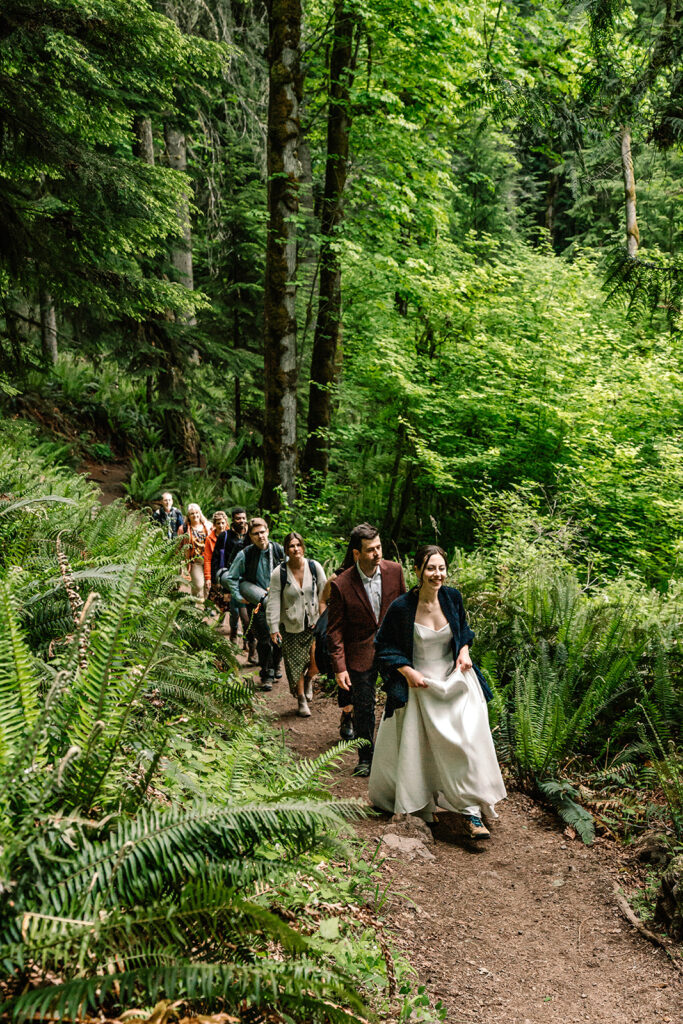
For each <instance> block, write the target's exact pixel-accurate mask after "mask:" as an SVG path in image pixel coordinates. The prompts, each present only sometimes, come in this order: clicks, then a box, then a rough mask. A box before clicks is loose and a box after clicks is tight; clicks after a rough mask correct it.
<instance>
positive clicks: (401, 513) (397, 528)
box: [389, 462, 415, 544]
mask: <svg viewBox="0 0 683 1024" xmlns="http://www.w3.org/2000/svg"><path fill="white" fill-rule="evenodd" d="M414 480H415V464H414V463H413V462H411V463H410V465H409V466H408V471H407V473H406V479H405V483H404V485H403V493H402V494H401V502H400V504H399V506H398V512H397V513H396V519H395V520H394V525H393V526H392V528H391V536H390V538H389V541H390V544H398V542H399V540H400V539H401V530H402V529H403V520H404V519H405V515H406V512H407V511H408V508H409V507H410V503H411V501H412V500H413V483H414Z"/></svg>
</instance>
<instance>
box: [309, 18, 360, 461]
mask: <svg viewBox="0 0 683 1024" xmlns="http://www.w3.org/2000/svg"><path fill="white" fill-rule="evenodd" d="M354 26H355V15H354V14H353V13H352V12H351V11H350V10H349V9H348V8H347V6H346V2H345V0H338V2H337V4H336V7H335V16H334V40H333V43H332V49H331V52H330V97H329V113H328V118H327V161H326V166H325V189H324V192H323V199H322V209H321V235H322V242H321V245H320V289H319V293H318V317H317V320H316V325H315V334H314V338H313V355H312V357H311V385H310V392H309V399H308V423H307V432H308V436H307V440H306V448H305V450H304V457H303V466H302V469H303V472H304V473H305V474H306V475H308V474H310V473H311V472H318V473H321V474H322V475H323V476H325V475H326V474H327V470H328V466H329V436H328V431H329V427H330V419H331V412H332V388H333V386H334V384H335V382H336V379H337V374H338V363H339V354H340V350H341V328H342V323H341V321H342V293H341V259H340V255H339V249H338V238H337V237H336V236H337V234H338V229H339V225H340V224H341V221H342V218H343V208H342V199H343V195H344V188H345V187H346V178H347V174H348V159H349V132H350V130H351V114H350V107H349V102H350V91H351V85H352V82H353V68H354V64H355V61H354V52H353V31H354Z"/></svg>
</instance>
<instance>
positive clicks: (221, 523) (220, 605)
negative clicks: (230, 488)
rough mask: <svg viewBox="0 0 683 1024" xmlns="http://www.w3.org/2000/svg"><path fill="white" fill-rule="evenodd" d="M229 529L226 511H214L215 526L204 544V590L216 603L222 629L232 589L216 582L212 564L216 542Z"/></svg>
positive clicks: (212, 601) (219, 624)
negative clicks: (226, 588)
mask: <svg viewBox="0 0 683 1024" xmlns="http://www.w3.org/2000/svg"><path fill="white" fill-rule="evenodd" d="M227 529H228V517H227V515H226V513H225V512H221V511H218V512H214V514H213V526H212V527H211V530H210V531H209V535H208V537H207V538H206V544H205V545H204V592H205V594H206V596H207V598H208V599H209V601H211V603H212V604H213V605H215V607H216V610H217V611H218V628H219V629H220V626H221V623H222V621H223V617H224V616H225V615H228V614H229V613H230V591H229V590H223V588H222V587H221V586H219V585H218V584H217V582H216V577H215V574H214V573H212V570H211V564H212V559H213V553H214V551H215V549H216V542H217V540H218V538H219V537H220V535H221V534H223V533H226V532H227Z"/></svg>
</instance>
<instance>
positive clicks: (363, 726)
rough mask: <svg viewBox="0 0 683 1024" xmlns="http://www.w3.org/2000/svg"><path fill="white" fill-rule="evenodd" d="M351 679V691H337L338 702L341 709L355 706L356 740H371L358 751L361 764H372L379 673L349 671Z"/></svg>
mask: <svg viewBox="0 0 683 1024" xmlns="http://www.w3.org/2000/svg"><path fill="white" fill-rule="evenodd" d="M349 677H350V679H351V689H350V690H337V702H338V704H339V707H340V708H345V707H347V706H348V705H349V704H352V705H353V731H354V732H355V734H356V739H359V740H369V741H370V743H369V746H368V744H367V743H365V744H363V746H362V747H360V749H359V750H358V760H359V762H360V763H363V762H365V763H367V764H370V763H371V761H372V755H373V752H374V749H375V744H374V737H375V684H376V682H377V672H376V670H375V669H374V668H371V669H368V671H367V672H354V670H353V669H349Z"/></svg>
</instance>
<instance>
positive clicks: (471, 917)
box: [243, 665, 683, 1024]
mask: <svg viewBox="0 0 683 1024" xmlns="http://www.w3.org/2000/svg"><path fill="white" fill-rule="evenodd" d="M243 671H244V672H245V674H248V673H251V672H255V671H256V670H255V669H251V668H248V667H247V666H246V665H244V666H243ZM262 698H263V700H264V703H265V706H266V708H267V710H268V712H269V713H270V715H271V716H272V718H273V722H274V725H275V726H276V727H279V728H280V729H282V731H283V734H284V737H285V741H286V742H287V744H288V745H289V746H290V748H291V749H292V750H293V751H294V752H295V753H296V754H298V755H299V756H301V757H307V758H312V757H316V756H317V755H318V754H321V753H322V752H323V751H325V750H327V749H329V747H331V746H333V745H334V744H335V743H337V742H338V741H339V734H338V728H339V712H338V710H337V707H336V701H335V700H333V699H331V698H329V697H326V696H324V695H323V694H320V693H318V692H316V694H315V696H314V699H313V703H312V712H313V713H312V716H311V717H310V718H308V719H305V718H298V717H297V716H296V700H295V698H293V697H292V696H290V694H289V690H288V687H287V683H286V681H285V680H282V681H280V682H278V683H277V684H276V685H275V687H274V688H273V690H272V692H271V693H267V694H262ZM378 717H379V716H378ZM355 761H356V755H355V754H349V755H346V756H345V757H344V759H343V763H342V766H341V768H340V769H339V771H338V772H337V774H336V778H335V781H334V784H333V791H334V792H335V794H337V795H339V796H343V797H351V796H354V797H360V798H361V799H363V800H367V781H366V780H364V779H356V778H354V777H353V776H352V775H351V771H352V768H353V765H354V764H355ZM499 811H500V818H499V819H498V821H496V822H494V823H493V825H492V827H491V832H492V838H491V840H490V841H487V842H484V843H479V844H472V843H470V842H468V841H467V840H465V839H463V838H461V837H460V836H458V835H457V833H456V832H455V830H454V829H453V828H452V823H451V821H450V820H449V819H451V818H452V817H454V816H451V815H440V822H439V825H438V826H437V827H436V828H435V830H434V842H433V843H430V842H429V841H427V842H426V843H425V844H424V847H423V849H424V851H425V852H424V853H421V854H420V855H418V856H415V857H414V859H412V860H411V859H409V857H407V856H406V854H405V853H402V854H399V855H398V856H397V855H396V853H397V851H395V850H392V849H391V848H390V847H388V846H387V845H386V844H385V843H383V842H382V838H383V836H384V835H385V834H386V833H387V832H388V831H391V829H392V828H393V826H391V827H390V826H389V822H390V816H389V815H386V814H383V815H376V816H375V817H373V818H369V819H367V820H364V821H361V822H360V823H358V824H357V825H356V826H355V828H356V831H357V832H358V835H359V837H360V838H361V840H363V841H364V842H365V843H367V850H368V854H371V853H372V852H373V851H374V849H375V847H376V844H377V843H381V851H380V852H381V857H383V858H384V861H383V863H382V865H381V873H382V879H383V881H382V885H381V888H384V887H386V886H389V896H388V898H387V901H386V903H385V904H384V906H383V907H382V911H381V912H382V915H383V917H384V919H385V921H386V924H387V925H388V927H389V928H390V929H391V931H392V932H393V933H394V935H395V940H396V943H397V945H398V946H399V947H400V948H401V949H402V950H403V951H404V952H405V954H406V956H407V958H408V959H409V961H410V963H411V964H412V965H413V966H414V967H415V968H416V969H417V971H418V972H419V976H420V982H421V983H422V984H424V985H425V986H426V988H427V991H428V992H429V993H430V994H431V995H432V997H433V999H434V1002H436V1001H441V1003H443V1005H444V1006H445V1007H446V1009H447V1015H446V1020H447V1021H448V1022H449V1024H469V1022H470V1021H474V1020H476V1021H481V1022H482V1024H574V1022H576V1021H580V1022H583V1021H591V1024H668V1022H672V1024H680V1022H681V1021H682V1020H683V1014H682V1012H681V1006H682V1005H683V986H682V984H681V979H682V978H683V975H681V973H679V972H678V971H677V970H676V966H675V965H674V964H672V963H671V961H670V960H669V959H668V957H667V954H666V952H664V951H663V950H662V949H660V948H657V947H656V946H654V945H651V944H650V943H649V942H647V941H646V940H645V939H643V938H641V937H640V935H639V934H638V933H637V932H636V931H635V930H634V929H633V928H632V927H631V925H629V924H628V923H627V922H626V921H625V919H624V918H623V917H622V915H621V913H620V911H619V910H618V909H617V906H616V904H615V900H614V896H613V886H614V882H615V881H619V875H620V871H621V872H623V871H624V867H623V864H624V859H623V858H624V855H623V854H622V853H620V852H619V847H618V846H617V845H616V844H614V843H611V842H609V843H608V842H604V843H602V844H601V843H598V844H597V845H596V846H594V847H592V848H588V847H585V846H584V845H583V844H582V843H581V842H580V841H578V840H573V841H572V840H571V839H569V838H568V837H567V836H566V835H565V834H564V832H563V829H562V826H561V825H560V824H559V822H558V821H557V819H555V818H554V817H552V816H550V815H549V814H546V813H545V812H544V811H543V810H542V809H541V808H539V807H538V806H537V805H536V804H534V802H533V801H532V800H530V799H529V798H528V797H526V796H525V795H523V794H521V793H516V792H511V793H510V795H509V797H508V799H507V800H506V801H505V802H504V803H503V804H501V805H500V806H499Z"/></svg>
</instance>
